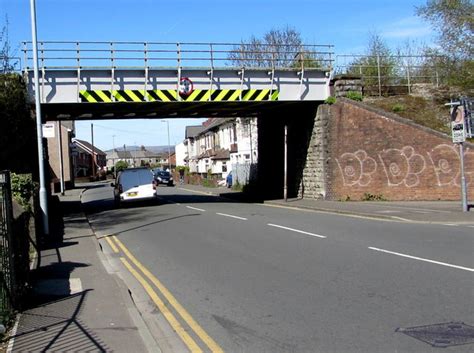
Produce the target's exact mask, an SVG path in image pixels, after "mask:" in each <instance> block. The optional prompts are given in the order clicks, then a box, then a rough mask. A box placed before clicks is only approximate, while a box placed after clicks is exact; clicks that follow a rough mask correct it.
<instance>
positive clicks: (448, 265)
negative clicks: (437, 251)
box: [369, 247, 474, 272]
mask: <svg viewBox="0 0 474 353" xmlns="http://www.w3.org/2000/svg"><path fill="white" fill-rule="evenodd" d="M369 249H370V250H375V251H379V252H383V253H387V254H392V255H397V256H401V257H406V258H409V259H412V260H418V261H424V262H429V263H432V264H436V265H442V266H447V267H452V268H457V269H459V270H464V271H469V272H474V268H469V267H463V266H458V265H453V264H448V263H446V262H440V261H434V260H429V259H424V258H422V257H417V256H411V255H406V254H401V253H398V252H393V251H388V250H384V249H378V248H373V247H369Z"/></svg>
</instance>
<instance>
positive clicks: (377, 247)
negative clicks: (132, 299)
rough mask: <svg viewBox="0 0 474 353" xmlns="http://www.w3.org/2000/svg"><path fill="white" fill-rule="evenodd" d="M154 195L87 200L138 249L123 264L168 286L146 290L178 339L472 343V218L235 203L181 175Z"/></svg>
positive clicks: (324, 346) (362, 348) (99, 225)
mask: <svg viewBox="0 0 474 353" xmlns="http://www.w3.org/2000/svg"><path fill="white" fill-rule="evenodd" d="M159 194H160V199H159V202H157V203H151V204H150V203H145V204H136V205H130V206H127V207H124V208H119V209H116V208H114V207H113V202H112V189H111V188H110V187H109V186H108V185H103V186H101V187H96V188H92V189H89V190H87V191H86V192H85V193H84V194H83V197H82V202H83V204H84V205H85V206H86V210H87V211H88V218H89V221H90V223H91V225H92V227H93V229H94V230H95V232H96V234H97V235H98V236H99V237H107V238H110V239H108V241H109V242H113V241H115V243H112V244H111V245H112V247H114V244H115V247H116V248H117V249H116V250H117V252H119V253H124V254H127V253H128V254H132V255H131V256H129V257H128V258H129V261H128V263H129V265H128V266H129V267H127V266H124V269H123V270H124V271H129V272H131V273H132V275H133V277H135V278H138V280H139V278H140V276H139V277H137V273H138V272H140V271H139V270H142V272H141V273H142V276H141V278H142V280H144V281H145V282H148V283H150V286H152V285H153V284H152V278H154V279H155V280H158V281H159V284H160V285H161V286H162V287H163V288H165V289H163V288H161V289H160V287H157V286H154V287H153V288H154V289H153V290H151V293H156V294H157V298H158V299H156V300H154V302H155V303H157V306H158V309H160V308H161V310H158V311H157V312H158V313H157V314H156V315H160V312H161V314H166V312H165V313H164V311H166V310H167V309H166V308H168V309H169V310H170V313H169V314H171V315H172V316H173V317H175V318H176V321H177V322H178V329H175V331H176V332H178V334H180V337H181V340H182V341H184V344H183V347H186V346H187V347H188V348H190V349H193V348H192V347H196V346H197V347H199V349H202V351H204V352H206V351H219V350H220V349H222V350H223V351H226V352H272V353H275V352H438V351H440V350H441V348H439V347H445V349H446V350H445V351H446V352H472V351H473V350H474V327H473V326H474V305H473V299H474V281H473V279H474V256H473V250H474V234H473V233H474V232H473V228H470V227H468V226H465V227H464V226H458V227H449V226H443V225H428V224H416V223H403V222H391V221H383V220H373V219H364V218H355V217H348V216H342V215H335V214H334V215H332V214H325V213H318V212H314V211H305V210H300V211H299V210H293V209H291V210H290V209H285V208H278V207H269V206H265V205H259V204H245V203H236V202H232V201H229V200H225V199H221V198H218V197H214V196H206V195H202V194H198V193H194V192H190V191H187V190H184V189H182V188H179V187H166V186H163V187H160V188H159ZM124 257H125V255H124ZM124 263H125V262H124ZM132 263H134V264H135V265H134V266H135V267H134V268H135V270H133V269H132V265H130V264H132ZM147 273H148V274H147ZM140 283H142V284H143V282H140ZM155 285H156V283H155ZM144 288H146V286H144ZM148 293H150V291H149V292H148ZM151 297H152V298H154V297H153V295H151ZM159 298H161V304H162V305H164V306H161V307H160V304H159V303H160V300H159ZM175 301H176V302H177V303H179V304H177V306H176V305H175ZM181 309H182V310H181ZM183 311H184V314H183ZM187 315H188V316H189V317H190V318H191V319H190V320H191V321H189V320H188V319H189V318H188V319H187V317H188V316H187ZM164 316H165V317H166V318H167V320H168V322H170V324H171V325H173V320H172V319H169V318H168V316H166V315H164ZM170 317H171V316H170ZM170 320H171V321H170ZM462 323H464V324H462ZM180 328H183V332H181V331H180ZM180 332H181V333H180ZM193 344H195V346H193ZM443 351H444V350H443Z"/></svg>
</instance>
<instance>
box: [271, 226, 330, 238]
mask: <svg viewBox="0 0 474 353" xmlns="http://www.w3.org/2000/svg"><path fill="white" fill-rule="evenodd" d="M268 225H269V226H270V227H277V228H281V229H286V230H290V231H292V232H296V233H301V234H306V235H311V236H313V237H317V238H326V236H324V235H319V234H314V233H310V232H305V231H304V230H299V229H293V228H288V227H284V226H279V225H278V224H272V223H268Z"/></svg>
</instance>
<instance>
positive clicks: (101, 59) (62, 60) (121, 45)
mask: <svg viewBox="0 0 474 353" xmlns="http://www.w3.org/2000/svg"><path fill="white" fill-rule="evenodd" d="M333 48H334V47H333V45H297V46H294V45H285V44H283V45H276V44H275V45H268V44H261V45H259V46H258V47H256V48H249V47H248V46H247V45H245V44H239V43H166V42H120V41H117V42H92V41H89V42H87V41H84V42H79V41H78V42H71V41H40V42H38V60H39V66H40V68H64V69H66V68H81V69H83V68H88V67H91V68H130V67H134V68H137V67H139V68H144V67H145V68H153V67H173V68H174V67H175V68H178V69H180V68H184V67H189V68H193V67H206V68H219V67H222V68H226V67H239V68H241V67H244V66H245V67H247V68H250V67H252V66H253V67H257V68H268V69H271V68H273V69H283V68H296V69H298V68H300V69H301V68H303V69H304V68H309V67H319V68H324V69H331V68H332V65H333V61H334V60H333V57H334V52H333ZM22 52H23V56H24V58H23V60H24V65H23V66H24V68H25V70H27V69H29V68H31V67H33V62H32V60H33V53H32V44H31V42H23V49H22ZM249 66H250V67H249Z"/></svg>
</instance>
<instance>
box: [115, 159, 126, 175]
mask: <svg viewBox="0 0 474 353" xmlns="http://www.w3.org/2000/svg"><path fill="white" fill-rule="evenodd" d="M127 168H128V163H127V162H126V161H118V162H117V163H115V172H116V173H118V172H120V171H121V170H124V169H127Z"/></svg>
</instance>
